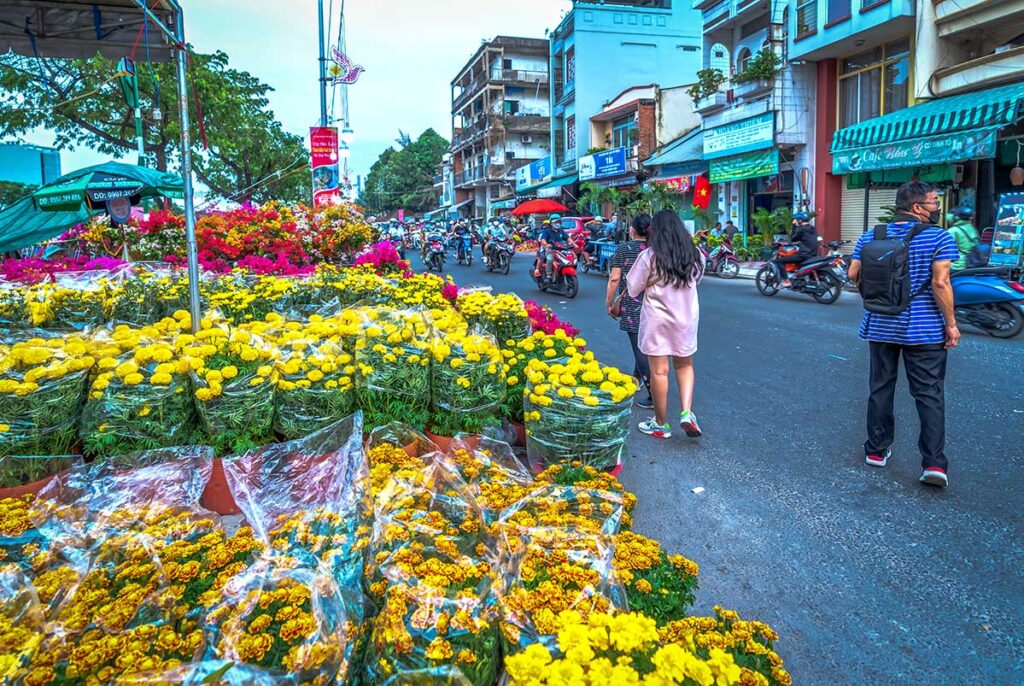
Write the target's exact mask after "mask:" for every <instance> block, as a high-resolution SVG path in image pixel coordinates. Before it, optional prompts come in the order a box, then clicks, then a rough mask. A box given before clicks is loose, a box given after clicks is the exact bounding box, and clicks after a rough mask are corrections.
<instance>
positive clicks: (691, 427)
mask: <svg viewBox="0 0 1024 686" xmlns="http://www.w3.org/2000/svg"><path fill="white" fill-rule="evenodd" d="M679 428H680V429H682V430H683V432H684V433H685V434H686V435H687V436H689V437H690V438H700V436H701V433H702V432H701V430H700V424H698V423H697V415H695V414H694V413H692V412H680V413H679Z"/></svg>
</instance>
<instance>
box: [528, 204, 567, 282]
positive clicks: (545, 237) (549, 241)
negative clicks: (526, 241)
mask: <svg viewBox="0 0 1024 686" xmlns="http://www.w3.org/2000/svg"><path fill="white" fill-rule="evenodd" d="M549 222H550V223H546V224H545V227H544V230H543V231H542V232H541V234H540V249H539V250H538V251H537V264H536V267H535V269H534V270H533V275H534V276H536V277H538V278H539V277H540V275H541V265H546V267H547V270H546V273H547V275H548V280H549V281H554V279H555V253H554V250H552V248H553V247H554V246H556V245H558V244H562V245H564V244H566V243H568V242H569V236H568V234H566V233H565V229H563V228H562V215H560V214H552V215H551V217H550V219H549Z"/></svg>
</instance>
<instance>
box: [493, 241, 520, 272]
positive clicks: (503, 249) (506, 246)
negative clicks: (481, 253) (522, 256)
mask: <svg viewBox="0 0 1024 686" xmlns="http://www.w3.org/2000/svg"><path fill="white" fill-rule="evenodd" d="M515 251H516V249H515V247H514V246H513V245H512V241H491V254H490V255H489V256H488V257H487V271H489V272H501V273H502V274H508V270H509V267H510V266H512V256H513V255H514V254H515Z"/></svg>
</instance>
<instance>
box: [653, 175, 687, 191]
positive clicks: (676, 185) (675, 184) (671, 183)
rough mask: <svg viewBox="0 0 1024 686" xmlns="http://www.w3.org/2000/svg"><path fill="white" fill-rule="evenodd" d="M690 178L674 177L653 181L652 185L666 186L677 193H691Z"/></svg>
mask: <svg viewBox="0 0 1024 686" xmlns="http://www.w3.org/2000/svg"><path fill="white" fill-rule="evenodd" d="M690 178H691V177H689V176H674V177H672V178H668V179H653V180H652V181H651V183H656V184H658V185H661V186H664V187H665V188H667V189H669V190H670V191H675V192H677V193H689V192H690Z"/></svg>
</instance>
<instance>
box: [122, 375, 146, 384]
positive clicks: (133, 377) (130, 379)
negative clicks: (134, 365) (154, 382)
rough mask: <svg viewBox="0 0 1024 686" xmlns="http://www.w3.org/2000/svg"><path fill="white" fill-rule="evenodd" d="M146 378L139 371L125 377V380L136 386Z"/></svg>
mask: <svg viewBox="0 0 1024 686" xmlns="http://www.w3.org/2000/svg"><path fill="white" fill-rule="evenodd" d="M145 380H146V377H144V376H142V374H139V373H138V372H132V373H131V374H128V375H127V376H125V377H124V382H125V383H126V384H128V385H129V386H136V385H138V384H140V383H142V382H143V381H145Z"/></svg>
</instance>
